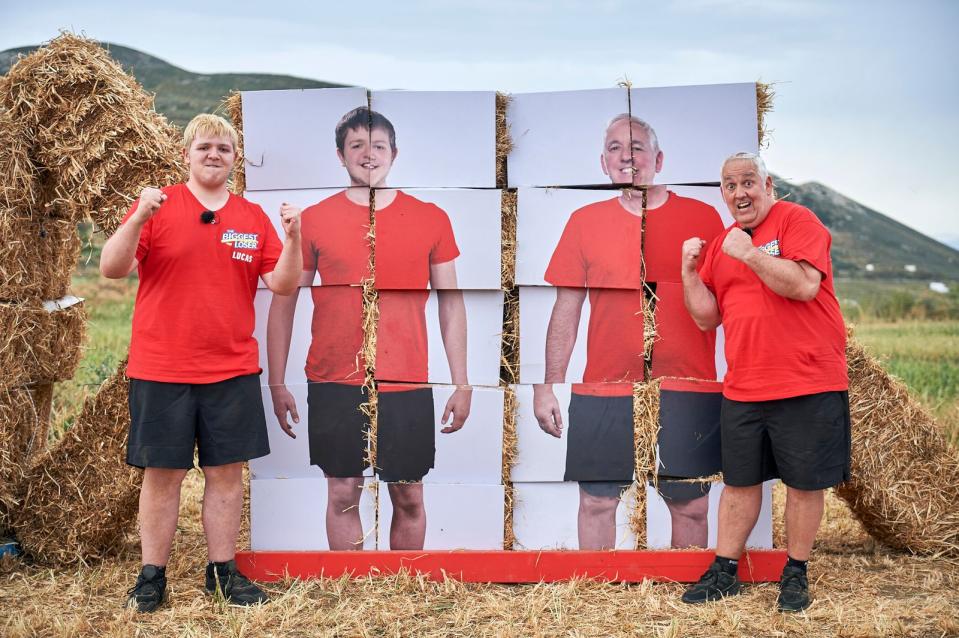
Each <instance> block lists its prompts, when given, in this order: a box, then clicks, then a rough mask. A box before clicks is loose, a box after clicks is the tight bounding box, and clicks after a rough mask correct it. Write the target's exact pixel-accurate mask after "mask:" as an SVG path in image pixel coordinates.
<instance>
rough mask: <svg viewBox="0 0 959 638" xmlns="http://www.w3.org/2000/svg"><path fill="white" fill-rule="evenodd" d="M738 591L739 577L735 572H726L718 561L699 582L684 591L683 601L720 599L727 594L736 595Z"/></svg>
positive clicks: (693, 601)
mask: <svg viewBox="0 0 959 638" xmlns="http://www.w3.org/2000/svg"><path fill="white" fill-rule="evenodd" d="M738 593H739V579H738V578H736V576H735V575H734V574H727V573H726V572H724V571H723V570H722V568H721V567H720V566H719V564H718V563H713V564H712V565H710V566H709V569H707V570H706V573H705V574H703V575H702V577H701V578H700V579H699V582H697V583H695V584H694V585H691V586H690V587H689V589H687V590H686V591H685V592H683V602H684V603H689V604H693V605H695V604H698V603H705V602H710V601H713V600H719V599H720V598H724V597H726V596H735V595H736V594H738Z"/></svg>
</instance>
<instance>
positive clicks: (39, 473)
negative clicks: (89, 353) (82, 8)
mask: <svg viewBox="0 0 959 638" xmlns="http://www.w3.org/2000/svg"><path fill="white" fill-rule="evenodd" d="M127 384H128V381H127V377H126V364H125V363H124V364H122V365H121V366H120V367H119V368H118V369H117V371H116V372H115V373H114V374H113V376H112V377H110V378H109V379H107V380H106V381H105V382H104V383H103V385H102V386H100V389H99V390H98V391H97V393H96V395H94V396H91V397H87V399H86V400H85V401H84V404H83V408H82V409H81V411H80V414H79V416H78V417H77V419H76V421H75V423H74V425H73V427H72V428H70V430H68V431H67V432H66V433H65V434H64V436H63V438H62V439H61V441H60V443H58V444H57V446H56V447H54V448H53V449H51V450H49V451H48V452H46V453H45V454H43V455H41V456H39V457H36V458H35V459H34V461H33V462H32V463H31V464H30V466H29V469H28V471H27V477H26V486H27V487H26V491H25V496H24V499H23V507H22V508H21V509H20V510H19V511H18V512H16V513H15V514H14V519H13V522H14V526H15V529H16V532H17V537H18V538H19V539H20V542H21V544H22V545H23V548H24V550H25V551H27V552H28V553H29V554H31V555H32V556H33V557H35V558H36V559H38V560H40V561H43V562H47V563H57V564H73V563H81V562H87V561H89V560H91V559H99V558H102V557H104V556H106V555H108V554H110V553H111V552H113V551H114V550H116V549H117V548H118V547H119V546H120V543H121V542H122V540H123V539H124V537H125V535H126V534H127V533H128V532H130V531H131V530H132V527H133V523H134V521H135V520H136V513H137V500H138V497H139V487H140V476H141V472H140V471H139V470H137V469H136V468H133V467H130V466H128V465H126V463H125V462H124V450H125V447H126V439H127V431H128V429H129V423H130V413H129V409H128V407H127Z"/></svg>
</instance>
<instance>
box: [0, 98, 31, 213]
mask: <svg viewBox="0 0 959 638" xmlns="http://www.w3.org/2000/svg"><path fill="white" fill-rule="evenodd" d="M32 147H33V134H32V131H31V130H30V129H29V127H28V126H27V125H26V122H24V121H22V120H20V119H18V118H16V117H14V115H13V113H11V112H10V111H7V110H4V109H3V108H2V107H0V148H2V149H3V153H0V208H30V207H33V206H35V205H36V204H37V202H38V201H39V193H38V190H39V175H38V174H37V169H36V167H35V166H34V165H33V161H32V160H31V157H30V152H31V150H32Z"/></svg>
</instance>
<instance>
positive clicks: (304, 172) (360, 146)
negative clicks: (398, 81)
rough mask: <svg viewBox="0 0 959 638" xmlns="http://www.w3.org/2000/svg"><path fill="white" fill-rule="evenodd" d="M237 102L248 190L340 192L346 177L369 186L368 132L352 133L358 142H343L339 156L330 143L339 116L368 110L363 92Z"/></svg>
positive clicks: (249, 95) (277, 95)
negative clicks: (332, 190) (358, 109)
mask: <svg viewBox="0 0 959 638" xmlns="http://www.w3.org/2000/svg"><path fill="white" fill-rule="evenodd" d="M242 100H243V144H244V155H245V160H244V170H245V171H246V187H247V189H248V190H278V189H302V188H331V187H337V186H340V187H343V186H349V185H350V183H351V174H353V175H352V177H353V178H355V179H356V180H359V181H360V182H364V181H365V183H366V184H367V185H368V184H369V183H370V181H369V180H370V168H369V167H370V166H371V162H373V161H375V157H374V156H373V155H371V152H370V148H369V147H370V136H369V131H368V130H366V129H364V128H356V129H352V130H353V136H352V137H357V139H358V141H357V140H352V139H350V140H344V143H345V142H350V143H351V144H350V147H347V146H344V149H343V151H342V152H341V153H339V154H338V152H337V151H338V149H337V143H336V129H337V124H338V123H339V122H340V121H341V119H342V118H343V117H344V115H346V114H348V113H350V112H352V111H353V110H354V109H357V108H360V107H367V106H368V101H367V93H366V89H364V88H329V89H292V90H281V91H243V93H242ZM358 119H359V120H362V121H366V122H368V121H369V116H368V115H367V114H366V113H365V112H363V113H361V114H359V118H358ZM341 155H342V157H341ZM347 171H350V173H348V172H347Z"/></svg>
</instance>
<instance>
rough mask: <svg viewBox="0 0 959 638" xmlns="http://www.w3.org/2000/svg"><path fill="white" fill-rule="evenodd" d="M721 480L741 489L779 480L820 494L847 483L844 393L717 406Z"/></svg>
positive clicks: (847, 433) (847, 434) (847, 432)
mask: <svg viewBox="0 0 959 638" xmlns="http://www.w3.org/2000/svg"><path fill="white" fill-rule="evenodd" d="M722 438H723V443H722V446H723V480H724V481H725V482H726V483H727V484H728V485H733V486H739V487H746V486H750V485H757V484H759V483H762V482H763V481H767V480H769V479H772V478H781V479H782V481H783V483H785V484H786V485H788V486H789V487H793V488H796V489H800V490H821V489H825V488H827V487H832V486H834V485H837V484H839V483H842V482H843V481H847V480H849V464H850V450H851V448H850V445H851V444H850V440H851V436H850V428H849V393H848V392H822V393H819V394H808V395H804V396H799V397H792V398H789V399H777V400H774V401H756V402H741V401H732V400H729V399H724V400H723V410H722Z"/></svg>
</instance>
